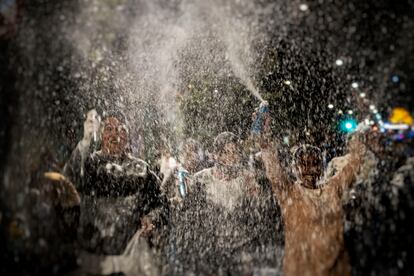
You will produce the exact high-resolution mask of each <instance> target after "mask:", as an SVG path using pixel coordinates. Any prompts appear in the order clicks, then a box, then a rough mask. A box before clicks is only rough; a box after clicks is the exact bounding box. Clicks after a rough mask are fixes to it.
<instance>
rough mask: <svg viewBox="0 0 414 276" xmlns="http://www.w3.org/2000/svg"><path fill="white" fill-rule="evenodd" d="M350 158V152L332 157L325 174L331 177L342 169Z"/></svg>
mask: <svg viewBox="0 0 414 276" xmlns="http://www.w3.org/2000/svg"><path fill="white" fill-rule="evenodd" d="M350 158H351V155H350V154H346V155H344V156H339V157H335V158H333V159H332V160H331V162H329V164H328V168H327V176H328V177H332V176H334V175H335V174H337V173H338V172H340V171H342V170H343V168H344V167H345V166H346V165H347V164H348V162H349V159H350Z"/></svg>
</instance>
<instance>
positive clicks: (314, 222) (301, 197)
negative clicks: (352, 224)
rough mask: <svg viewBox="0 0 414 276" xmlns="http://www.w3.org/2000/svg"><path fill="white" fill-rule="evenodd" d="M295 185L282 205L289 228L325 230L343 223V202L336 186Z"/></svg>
mask: <svg viewBox="0 0 414 276" xmlns="http://www.w3.org/2000/svg"><path fill="white" fill-rule="evenodd" d="M295 186H296V187H294V188H293V189H292V190H291V191H290V192H289V196H288V197H286V199H285V200H284V202H283V203H282V206H281V207H282V214H283V217H284V222H285V225H286V227H287V228H288V229H290V230H291V231H294V230H298V231H299V230H300V229H308V230H311V229H318V231H322V232H323V231H324V229H325V228H329V227H336V226H337V225H338V223H342V203H341V198H340V197H339V195H338V193H337V191H336V189H335V187H332V186H328V185H326V186H325V187H323V188H321V189H307V188H304V187H301V186H299V185H296V184H295ZM300 231H301V230H300Z"/></svg>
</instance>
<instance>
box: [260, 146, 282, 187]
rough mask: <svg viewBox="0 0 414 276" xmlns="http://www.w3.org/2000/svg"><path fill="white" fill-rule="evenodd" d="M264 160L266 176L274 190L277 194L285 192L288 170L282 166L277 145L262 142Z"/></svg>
mask: <svg viewBox="0 0 414 276" xmlns="http://www.w3.org/2000/svg"><path fill="white" fill-rule="evenodd" d="M261 155H262V160H263V164H264V167H265V171H266V176H267V177H268V178H269V180H270V182H271V184H272V189H273V192H274V193H276V195H279V194H280V193H282V192H284V191H285V189H286V188H287V187H286V185H287V182H288V178H287V175H286V172H285V171H284V169H283V168H282V165H281V164H280V160H279V154H278V151H277V147H275V146H272V145H271V144H270V143H267V144H263V143H262V153H261Z"/></svg>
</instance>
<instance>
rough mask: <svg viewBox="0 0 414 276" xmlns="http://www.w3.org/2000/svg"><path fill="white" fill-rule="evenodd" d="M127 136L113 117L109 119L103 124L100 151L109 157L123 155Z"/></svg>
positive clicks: (122, 127) (123, 128)
mask: <svg viewBox="0 0 414 276" xmlns="http://www.w3.org/2000/svg"><path fill="white" fill-rule="evenodd" d="M127 143H128V136H127V131H126V129H125V127H124V126H123V125H122V124H121V123H120V122H119V121H118V119H116V118H114V117H109V118H107V119H106V120H105V122H104V128H103V133H102V151H103V152H104V153H106V154H109V155H121V154H123V153H125V151H126V147H127Z"/></svg>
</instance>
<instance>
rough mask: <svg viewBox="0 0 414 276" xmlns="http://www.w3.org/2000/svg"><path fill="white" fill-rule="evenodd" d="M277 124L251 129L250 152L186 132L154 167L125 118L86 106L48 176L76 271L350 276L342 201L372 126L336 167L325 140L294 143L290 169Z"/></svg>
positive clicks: (233, 139) (225, 139)
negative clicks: (76, 134) (72, 144)
mask: <svg viewBox="0 0 414 276" xmlns="http://www.w3.org/2000/svg"><path fill="white" fill-rule="evenodd" d="M257 116H264V115H263V114H255V113H254V115H253V117H254V122H255V124H257V121H258V120H256V119H257ZM270 120H271V118H270V117H269V116H268V115H266V116H265V117H262V118H261V122H260V124H261V126H259V128H258V127H257V126H255V131H254V133H253V131H252V135H251V137H250V138H249V139H251V140H253V141H254V144H255V146H256V147H257V151H256V152H255V153H254V154H253V153H248V151H246V150H245V148H244V147H243V145H245V144H246V143H243V142H242V141H241V140H240V139H239V137H237V136H236V135H235V134H233V133H231V132H224V133H221V134H219V135H218V136H217V137H216V138H215V140H214V143H213V150H212V153H211V154H206V152H205V150H204V149H203V145H201V143H199V142H198V141H196V140H194V139H188V140H186V141H185V142H184V145H183V146H182V148H181V154H180V156H178V157H174V156H172V155H171V154H169V153H166V154H164V155H163V156H161V158H160V160H159V169H157V170H155V169H154V168H151V167H150V166H149V165H148V163H146V162H145V161H144V160H141V159H139V158H137V157H135V156H132V153H131V147H130V145H131V142H130V139H131V138H132V137H130V135H129V129H128V126H127V125H126V124H125V122H123V121H122V118H119V117H117V116H116V115H108V116H106V118H104V119H103V120H102V121H101V120H100V116H99V114H97V112H96V111H95V110H91V111H89V112H88V113H87V115H86V120H85V122H84V134H83V138H82V140H81V141H80V142H79V143H78V145H77V146H76V148H75V150H74V151H73V153H72V155H71V157H70V159H69V160H68V161H67V163H66V165H65V167H64V168H63V170H62V171H61V172H59V173H57V172H46V173H45V175H44V176H45V178H46V179H47V181H49V182H51V185H53V187H55V189H56V196H55V197H54V200H55V206H58V208H59V210H60V211H59V212H60V214H62V215H60V218H61V224H62V225H64V226H63V227H64V231H66V232H67V233H68V236H70V237H72V242H73V244H75V246H74V248H73V251H74V252H75V253H74V254H75V255H76V257H77V263H76V270H75V271H76V272H77V273H80V274H83V273H84V274H87V273H92V274H107V275H108V274H114V273H124V274H126V275H137V274H140V275H159V274H164V275H194V274H196V275H212V274H218V275H227V274H240V275H279V274H283V275H350V273H351V267H350V262H349V257H348V254H347V251H346V249H345V246H344V227H343V220H344V211H343V203H344V202H343V199H344V197H346V195H347V192H348V191H349V189H350V187H351V186H352V184H353V183H354V182H355V177H356V175H357V174H358V173H359V171H360V168H361V167H362V166H364V162H365V161H364V156H366V154H367V152H369V149H368V148H367V147H366V146H365V144H364V143H363V142H362V141H364V140H366V139H367V137H368V136H369V132H363V131H362V130H361V131H357V132H356V133H355V134H354V135H352V137H351V138H350V139H349V140H348V143H347V154H346V155H344V156H341V157H336V158H334V159H332V160H331V161H330V162H329V164H326V163H327V162H326V161H325V160H324V155H323V153H322V151H321V150H320V149H319V148H318V147H315V146H312V145H309V144H302V145H297V146H296V147H293V150H292V157H291V159H292V160H293V161H292V165H291V166H290V167H286V166H284V165H283V164H282V160H281V157H280V156H279V154H278V152H279V150H278V148H279V146H280V145H279V143H277V142H276V141H275V139H273V138H272V137H273V135H272V133H271V130H270V127H269V125H270V123H269V122H270ZM258 130H259V131H258ZM249 154H250V155H254V156H250V158H249V156H248V155H249ZM155 171H157V172H155ZM70 231H72V232H73V233H72V234H70Z"/></svg>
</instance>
